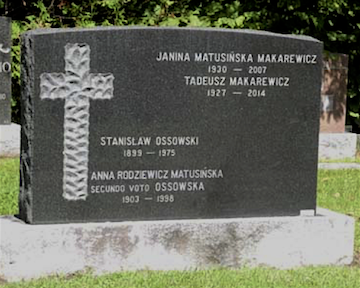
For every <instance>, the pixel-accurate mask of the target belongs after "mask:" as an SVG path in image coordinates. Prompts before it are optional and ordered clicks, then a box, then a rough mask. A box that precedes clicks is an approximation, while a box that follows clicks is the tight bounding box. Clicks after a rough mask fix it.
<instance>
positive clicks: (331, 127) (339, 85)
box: [320, 53, 349, 133]
mask: <svg viewBox="0 0 360 288" xmlns="http://www.w3.org/2000/svg"><path fill="white" fill-rule="evenodd" d="M323 61H324V67H323V79H322V88H321V108H320V109H321V118H320V133H344V132H345V119H346V96H347V83H348V62H349V56H348V55H346V54H336V53H326V54H325V55H324V58H323Z"/></svg>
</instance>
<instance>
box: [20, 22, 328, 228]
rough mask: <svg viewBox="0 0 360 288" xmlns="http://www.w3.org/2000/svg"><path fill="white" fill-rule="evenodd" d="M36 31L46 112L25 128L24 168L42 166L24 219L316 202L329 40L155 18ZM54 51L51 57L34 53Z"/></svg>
mask: <svg viewBox="0 0 360 288" xmlns="http://www.w3.org/2000/svg"><path fill="white" fill-rule="evenodd" d="M24 39H25V41H24V43H25V44H24V48H25V55H26V56H27V57H28V58H27V57H25V59H28V60H29V62H28V63H29V64H28V65H30V63H36V65H35V66H32V67H31V68H32V74H31V75H30V76H31V77H28V78H26V77H25V78H26V80H27V81H34V84H35V85H33V86H31V87H34V88H33V90H32V91H29V98H30V99H32V102H31V103H30V101H29V102H27V101H25V103H24V106H25V107H29V106H30V105H33V106H34V107H36V110H35V109H34V111H36V113H34V114H33V115H31V116H32V118H31V117H30V118H27V119H28V124H29V125H28V127H33V129H34V130H35V133H34V134H31V133H28V131H26V130H23V134H25V136H26V137H27V139H28V140H29V141H28V143H30V144H31V145H29V147H26V146H25V145H23V147H24V152H25V153H24V155H29V158H26V157H24V159H23V165H22V167H23V174H24V175H31V177H30V178H29V179H26V178H24V179H25V180H26V181H23V182H24V183H23V187H24V189H23V192H22V198H21V199H26V197H30V195H31V197H32V198H31V199H32V203H30V205H29V201H28V202H27V205H21V212H22V213H21V215H23V216H22V218H23V219H24V220H26V221H28V222H31V223H48V222H82V221H107V220H110V221H117V220H149V219H186V218H217V217H243V216H246V217H249V216H279V215H299V213H300V210H303V209H315V202H316V197H315V193H316V169H317V168H316V166H317V137H318V136H317V133H318V116H319V115H318V113H319V97H318V96H319V91H320V86H321V61H319V59H321V52H322V45H321V43H320V42H319V41H317V40H315V39H312V38H310V37H293V36H284V35H278V34H273V33H266V32H249V31H229V30H202V29H195V30H193V29H149V28H148V29H147V28H133V29H131V28H127V29H121V28H116V29H104V28H101V29H90V30H78V31H73V30H60V31H56V30H55V31H52V30H49V31H44V30H42V31H35V32H30V33H28V34H26V35H25V36H24ZM110 39H111V41H110ZM30 40H31V41H32V43H36V45H34V46H33V47H35V49H34V48H32V47H31V45H26V43H28V42H27V41H30ZM49 43H57V45H60V46H59V49H58V50H59V51H58V52H57V53H54V50H52V48H51V47H52V46H51V45H49ZM110 43H111V44H110ZM61 47H62V48H61ZM31 49H34V50H31ZM109 51H110V52H109ZM45 52H46V53H49V55H52V56H53V57H50V58H49V59H51V60H46V59H42V61H41V62H37V61H34V59H35V60H36V59H38V58H39V57H41V55H43V53H45ZM31 57H32V58H31ZM64 63H65V70H64ZM39 96H40V97H39ZM23 99H27V98H23ZM29 108H30V107H29ZM25 110H26V108H25ZM25 127H26V126H25ZM44 135H48V136H44ZM289 135H291V136H289ZM26 137H25V138H26ZM50 139H58V140H59V141H57V142H56V143H54V142H52V141H51V140H50ZM27 149H28V150H27ZM30 150H31V152H32V153H28V154H27V153H26V152H28V151H30ZM30 154H31V157H32V161H30ZM40 157H41V161H40ZM29 172H32V173H29ZM46 179H51V180H46ZM30 184H31V189H29V188H28V187H29V186H30ZM50 191H51V192H50ZM20 204H21V203H20ZM23 204H24V203H23ZM55 205H56V209H55V208H54V209H49V208H51V207H55ZM49 206H50V207H49ZM45 207H47V209H46V208H45Z"/></svg>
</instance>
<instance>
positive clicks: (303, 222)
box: [0, 209, 354, 281]
mask: <svg viewBox="0 0 360 288" xmlns="http://www.w3.org/2000/svg"><path fill="white" fill-rule="evenodd" d="M0 227H1V242H0V248H1V251H0V252H1V258H0V275H1V277H3V278H4V279H6V280H8V281H17V280H20V279H30V278H36V277H40V276H46V275H52V274H58V273H61V274H62V273H73V272H75V271H83V270H86V269H89V268H90V269H91V270H93V272H94V273H96V274H101V273H108V272H115V271H123V270H138V269H151V270H191V269H206V268H210V267H219V266H223V267H242V266H250V267H253V266H259V265H261V266H271V267H277V268H292V267H299V266H305V265H346V264H350V263H351V262H352V259H353V248H354V247H353V246H354V219H353V218H351V217H348V216H345V215H341V214H338V213H334V212H331V211H329V210H325V209H318V212H317V216H296V217H263V218H260V217H259V218H235V219H234V218H232V219H207V220H171V221H143V222H113V223H110V222H107V223H84V224H54V225H28V224H24V223H23V222H21V221H19V220H17V219H16V218H14V217H2V218H0Z"/></svg>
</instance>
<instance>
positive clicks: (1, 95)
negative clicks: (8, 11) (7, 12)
mask: <svg viewBox="0 0 360 288" xmlns="http://www.w3.org/2000/svg"><path fill="white" fill-rule="evenodd" d="M6 124H11V19H10V18H8V17H0V125H6Z"/></svg>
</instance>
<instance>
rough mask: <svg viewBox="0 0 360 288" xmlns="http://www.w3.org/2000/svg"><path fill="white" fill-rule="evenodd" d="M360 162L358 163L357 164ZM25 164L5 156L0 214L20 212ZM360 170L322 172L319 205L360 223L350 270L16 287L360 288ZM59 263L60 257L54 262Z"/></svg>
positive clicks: (73, 278) (130, 277) (68, 280)
mask: <svg viewBox="0 0 360 288" xmlns="http://www.w3.org/2000/svg"><path fill="white" fill-rule="evenodd" d="M356 162H358V161H356ZM18 171H19V160H18V159H4V158H3V159H1V158H0V189H1V190H0V215H9V214H16V213H17V209H18V207H17V195H18V185H19V173H18ZM359 187H360V170H354V169H346V170H319V172H318V191H317V197H318V198H317V199H318V206H321V207H324V208H328V209H330V210H333V211H338V212H341V213H344V214H347V215H350V216H352V217H354V218H355V220H356V232H355V233H356V236H355V247H354V249H355V257H354V262H353V264H352V265H349V266H345V267H335V266H325V267H306V268H298V269H292V270H277V269H272V268H265V267H263V268H254V269H250V268H243V269H225V268H219V269H212V270H204V271H191V272H190V271H186V272H178V271H174V272H152V271H140V272H123V273H115V274H108V275H104V276H94V275H92V274H91V271H88V272H84V273H76V274H74V275H63V276H54V277H48V278H43V279H39V280H34V281H29V282H19V283H5V282H4V281H2V280H1V278H0V287H1V288H10V287H19V288H20V287H27V288H31V287H44V288H45V287H46V288H51V287H69V288H70V287H84V288H87V287H89V288H90V287H91V288H99V287H127V288H130V287H159V288H160V287H195V288H197V287H198V288H205V287H214V288H223V287H224V288H225V287H226V288H227V287H264V288H268V287H277V288H281V287H284V288H285V287H286V288H290V287H298V288H300V287H301V288H307V287H321V288H325V287H334V288H335V287H336V288H340V287H360V189H359ZM54 261H56V259H54Z"/></svg>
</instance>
